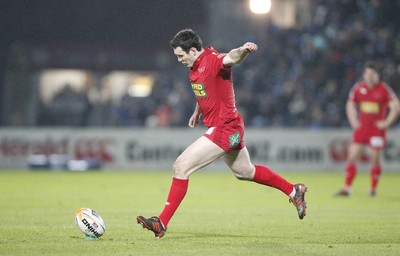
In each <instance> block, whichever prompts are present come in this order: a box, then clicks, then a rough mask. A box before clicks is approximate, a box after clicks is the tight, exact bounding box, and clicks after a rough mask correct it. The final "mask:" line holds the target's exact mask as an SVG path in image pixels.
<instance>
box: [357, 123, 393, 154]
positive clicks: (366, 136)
mask: <svg viewBox="0 0 400 256" xmlns="http://www.w3.org/2000/svg"><path fill="white" fill-rule="evenodd" d="M353 142H355V143H360V144H368V145H370V146H371V147H372V148H374V149H383V148H384V147H385V146H386V130H381V129H378V128H376V127H370V126H361V127H360V128H359V129H357V130H355V131H354V132H353Z"/></svg>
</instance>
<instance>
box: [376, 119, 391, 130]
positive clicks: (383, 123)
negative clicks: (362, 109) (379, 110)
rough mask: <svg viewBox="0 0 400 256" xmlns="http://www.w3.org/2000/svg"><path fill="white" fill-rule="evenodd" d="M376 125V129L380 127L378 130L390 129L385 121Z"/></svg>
mask: <svg viewBox="0 0 400 256" xmlns="http://www.w3.org/2000/svg"><path fill="white" fill-rule="evenodd" d="M375 125H376V127H378V129H381V130H384V129H387V128H388V124H387V122H386V121H385V120H380V121H377V122H376V123H375Z"/></svg>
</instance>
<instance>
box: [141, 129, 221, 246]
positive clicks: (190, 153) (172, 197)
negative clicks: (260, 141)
mask: <svg viewBox="0 0 400 256" xmlns="http://www.w3.org/2000/svg"><path fill="white" fill-rule="evenodd" d="M223 154H225V151H224V150H223V149H221V148H220V147H219V146H217V145H216V144H215V143H214V142H212V141H211V140H209V139H208V138H206V137H204V136H202V137H200V138H199V139H197V140H196V141H195V142H193V143H192V144H191V145H190V146H189V147H188V148H187V149H186V150H185V151H184V152H183V153H182V154H181V155H180V156H179V157H178V159H177V160H176V161H175V163H174V165H173V178H172V183H171V187H170V190H169V193H168V197H167V202H166V203H165V206H164V209H163V211H162V212H161V214H160V215H159V216H154V217H151V218H145V217H143V216H138V217H137V218H136V220H137V222H138V223H140V224H141V225H142V226H143V227H144V228H147V229H149V230H151V231H153V232H154V235H155V236H156V237H158V238H161V237H163V236H164V234H165V232H166V231H167V226H168V223H169V221H170V220H171V218H172V216H173V215H174V214H175V211H176V210H177V209H178V207H179V205H180V203H181V202H182V200H183V199H184V197H185V195H186V192H187V190H188V186H189V176H190V175H191V174H192V173H193V172H195V171H197V170H199V169H200V168H202V167H204V166H206V165H208V164H210V163H212V162H213V161H214V160H216V159H217V158H219V157H221V156H222V155H223Z"/></svg>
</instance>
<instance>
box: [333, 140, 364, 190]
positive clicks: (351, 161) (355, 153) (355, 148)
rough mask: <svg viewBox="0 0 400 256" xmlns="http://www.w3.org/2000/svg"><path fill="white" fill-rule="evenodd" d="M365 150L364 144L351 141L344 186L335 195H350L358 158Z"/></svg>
mask: <svg viewBox="0 0 400 256" xmlns="http://www.w3.org/2000/svg"><path fill="white" fill-rule="evenodd" d="M363 151H364V145H363V144H360V143H351V144H350V146H349V149H348V157H347V163H346V176H345V180H344V186H343V188H341V189H340V190H339V191H338V192H337V193H336V194H335V195H336V196H349V195H350V194H351V186H352V184H353V181H354V179H355V177H356V175H357V165H356V163H357V160H358V159H359V158H360V156H361V153H362V152H363Z"/></svg>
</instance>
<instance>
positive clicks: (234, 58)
mask: <svg viewBox="0 0 400 256" xmlns="http://www.w3.org/2000/svg"><path fill="white" fill-rule="evenodd" d="M257 50H258V46H257V45H256V44H255V43H252V42H247V43H245V44H244V45H243V46H240V47H238V48H235V49H232V50H231V51H230V52H229V53H228V54H227V55H226V56H225V57H224V59H223V60H222V62H223V63H224V66H225V67H232V66H233V65H235V64H239V63H242V62H243V61H244V59H245V58H246V57H247V55H249V53H251V52H255V51H257Z"/></svg>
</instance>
